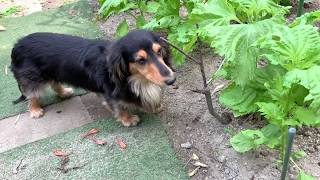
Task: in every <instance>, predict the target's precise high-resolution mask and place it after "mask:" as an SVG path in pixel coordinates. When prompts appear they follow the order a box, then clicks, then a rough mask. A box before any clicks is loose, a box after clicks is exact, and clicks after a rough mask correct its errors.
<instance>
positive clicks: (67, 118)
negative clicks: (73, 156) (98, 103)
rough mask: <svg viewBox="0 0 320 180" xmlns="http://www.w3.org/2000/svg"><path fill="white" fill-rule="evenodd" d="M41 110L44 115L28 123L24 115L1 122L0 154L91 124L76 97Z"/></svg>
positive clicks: (26, 115) (28, 118)
mask: <svg viewBox="0 0 320 180" xmlns="http://www.w3.org/2000/svg"><path fill="white" fill-rule="evenodd" d="M44 110H45V115H44V116H43V117H42V118H40V119H31V118H30V117H29V113H28V112H27V113H23V114H21V115H17V116H13V117H10V118H7V119H3V120H1V121H0V152H4V151H6V150H9V149H12V148H14V147H18V146H21V145H24V144H28V143H31V142H34V141H37V140H39V139H43V138H46V137H50V136H52V135H55V134H58V133H61V132H66V131H68V130H70V129H73V128H76V127H80V126H82V125H84V124H87V123H89V122H92V121H93V119H92V118H91V117H90V115H89V113H88V111H87V108H86V107H85V105H84V104H83V103H82V102H81V98H80V97H73V98H71V99H68V100H65V101H63V102H60V103H58V104H54V105H50V106H47V107H45V108H44Z"/></svg>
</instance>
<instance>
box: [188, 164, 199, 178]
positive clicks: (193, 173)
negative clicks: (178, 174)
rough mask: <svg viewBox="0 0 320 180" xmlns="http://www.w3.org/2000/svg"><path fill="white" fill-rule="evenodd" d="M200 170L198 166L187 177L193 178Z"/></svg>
mask: <svg viewBox="0 0 320 180" xmlns="http://www.w3.org/2000/svg"><path fill="white" fill-rule="evenodd" d="M199 169H200V166H198V167H197V168H195V169H194V170H193V171H191V172H189V173H188V175H189V177H192V176H194V175H195V174H197V172H198V170H199Z"/></svg>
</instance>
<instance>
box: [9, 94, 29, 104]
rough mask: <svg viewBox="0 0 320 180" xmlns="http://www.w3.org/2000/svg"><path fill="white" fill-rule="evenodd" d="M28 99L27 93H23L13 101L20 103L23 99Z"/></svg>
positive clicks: (13, 102)
mask: <svg viewBox="0 0 320 180" xmlns="http://www.w3.org/2000/svg"><path fill="white" fill-rule="evenodd" d="M26 99H27V97H26V96H25V95H23V94H21V96H20V97H19V98H18V99H16V100H14V101H12V104H18V103H20V102H22V101H25V100H26Z"/></svg>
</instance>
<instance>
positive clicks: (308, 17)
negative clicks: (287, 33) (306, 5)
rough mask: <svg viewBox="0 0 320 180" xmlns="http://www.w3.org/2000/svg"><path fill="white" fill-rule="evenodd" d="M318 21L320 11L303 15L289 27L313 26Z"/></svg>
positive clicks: (319, 19)
mask: <svg viewBox="0 0 320 180" xmlns="http://www.w3.org/2000/svg"><path fill="white" fill-rule="evenodd" d="M318 21H320V11H314V12H309V13H305V14H303V15H302V16H300V17H298V18H297V19H295V20H294V21H293V22H292V23H291V24H290V27H294V26H298V25H301V24H302V25H303V24H315V23H316V22H318Z"/></svg>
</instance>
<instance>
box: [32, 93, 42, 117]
mask: <svg viewBox="0 0 320 180" xmlns="http://www.w3.org/2000/svg"><path fill="white" fill-rule="evenodd" d="M29 111H30V117H31V118H40V117H41V116H43V114H44V112H43V109H42V108H41V106H40V104H39V100H38V98H37V97H32V98H30V101H29Z"/></svg>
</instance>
